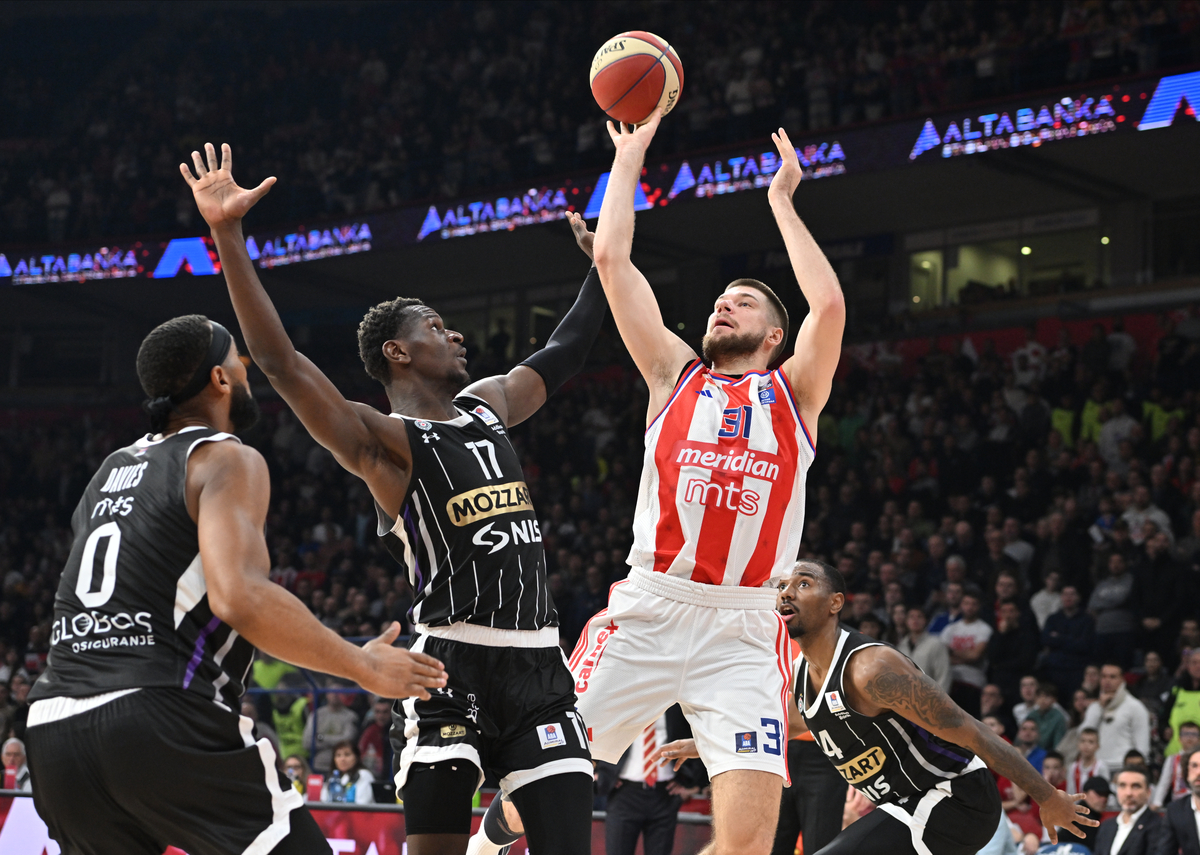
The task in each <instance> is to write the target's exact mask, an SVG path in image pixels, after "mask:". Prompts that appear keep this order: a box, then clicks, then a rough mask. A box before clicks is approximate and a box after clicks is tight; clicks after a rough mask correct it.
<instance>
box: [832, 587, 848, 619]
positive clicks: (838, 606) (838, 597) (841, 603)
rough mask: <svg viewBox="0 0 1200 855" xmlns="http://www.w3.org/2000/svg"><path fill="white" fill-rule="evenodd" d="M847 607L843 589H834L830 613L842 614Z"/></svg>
mask: <svg viewBox="0 0 1200 855" xmlns="http://www.w3.org/2000/svg"><path fill="white" fill-rule="evenodd" d="M845 607H846V595H845V594H843V593H842V592H841V591H834V593H833V596H832V597H830V598H829V612H830V614H835V615H836V614H840V613H841V611H842V609H843V608H845Z"/></svg>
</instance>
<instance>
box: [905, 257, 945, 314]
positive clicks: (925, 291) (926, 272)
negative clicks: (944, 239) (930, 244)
mask: <svg viewBox="0 0 1200 855" xmlns="http://www.w3.org/2000/svg"><path fill="white" fill-rule="evenodd" d="M942 256H943V253H942V251H941V250H940V249H932V250H926V251H925V252H914V253H912V254H911V255H910V256H909V265H908V268H909V269H908V276H909V298H910V300H911V301H912V305H911V306H910V307H909V308H910V309H911V310H912V311H914V312H921V311H925V310H926V309H935V308H937V307H938V306H940V305H941V303H942V272H943V259H942Z"/></svg>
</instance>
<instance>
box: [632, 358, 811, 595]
mask: <svg viewBox="0 0 1200 855" xmlns="http://www.w3.org/2000/svg"><path fill="white" fill-rule="evenodd" d="M813 456H814V448H813V444H812V439H811V438H810V436H809V433H808V428H807V427H805V425H804V420H803V419H802V418H801V417H800V411H799V410H798V409H797V407H796V402H795V399H794V396H793V395H792V391H791V389H790V388H789V387H788V382H787V380H786V379H785V378H784V376H783V372H782V371H778V370H776V371H771V372H750V373H748V374H744V375H742V376H741V377H740V378H739V377H726V376H724V375H722V374H716V373H714V372H713V371H711V370H710V369H709V368H706V367H705V365H704V363H703V362H701V361H700V360H698V359H697V360H696V361H695V362H693V363H692V364H691V365H689V366H688V367H687V368H685V369H684V372H683V374H682V376H681V377H680V378H679V382H678V383H676V384H675V391H674V392H673V393H672V395H671V398H670V400H669V401H668V402H667V406H666V407H665V408H664V409H663V411H662V412H661V413H659V415H658V417H657V418H655V420H654V421H653V422H652V423H651V424H650V427H649V428H647V429H646V457H645V462H644V463H643V466H642V481H641V485H640V486H639V488H638V499H637V509H636V511H635V513H634V520H633V549H631V550H630V552H629V564H630V565H632V566H634V567H641V568H642V569H644V570H653V571H656V572H659V573H667V574H669V575H671V576H678V577H680V578H683V579H689V580H691V581H693V582H701V583H706V584H710V585H727V586H736V585H740V586H743V587H750V588H759V587H762V586H763V585H764V584H766V583H767V582H770V581H772V580H776V579H781V578H783V577H784V576H786V575H788V574H789V573H790V572H791V568H792V564H793V563H795V560H796V553H797V552H798V551H799V547H800V535H801V533H802V530H803V527H804V480H805V475H806V474H807V472H808V468H809V466H811V465H812V462H813Z"/></svg>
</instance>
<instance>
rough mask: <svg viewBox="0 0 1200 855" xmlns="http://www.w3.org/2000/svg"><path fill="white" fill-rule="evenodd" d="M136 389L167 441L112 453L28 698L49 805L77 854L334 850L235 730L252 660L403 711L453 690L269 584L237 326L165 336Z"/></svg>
mask: <svg viewBox="0 0 1200 855" xmlns="http://www.w3.org/2000/svg"><path fill="white" fill-rule="evenodd" d="M137 373H138V379H139V380H140V381H141V384H142V388H143V389H144V390H145V391H146V394H147V395H148V396H149V400H148V401H147V403H146V409H147V411H148V413H149V414H150V417H151V418H150V422H151V432H150V433H149V434H147V435H146V436H144V437H143V438H142V439H139V440H138V441H137V442H135V443H133V444H132V445H129V446H127V447H125V448H122V449H118V450H117V451H114V452H113V453H112V454H110V455H109V456H108V457H107V458H106V459H105V461H104V463H103V464H101V466H100V468H99V469H98V470H97V471H96V474H95V475H93V476H92V479H91V481H90V482H89V483H88V486H87V488H86V489H85V490H84V493H83V496H82V498H80V500H79V505H78V506H77V507H76V509H75V514H74V516H73V518H72V523H71V524H72V528H73V531H74V542H73V544H72V546H71V554H70V556H69V557H68V559H67V562H66V566H65V567H64V568H63V573H62V579H61V581H60V582H59V587H58V593H57V594H56V596H55V598H54V631H53V633H52V635H51V649H50V656H49V659H48V660H47V668H46V671H45V672H44V673H43V674H42V675H41V677H39V678H38V681H37V683H36V684H34V687H33V690H32V691H31V692H30V694H29V698H30V700H31V701H33V704H32V706H31V707H30V709H29V721H28V730H27V731H26V734H27V736H26V740H27V744H28V750H29V766H30V769H31V770H32V781H33V798H34V803H35V804H36V806H37V810H38V813H39V814H41V816H42V818H43V819H44V820H45V821H46V825H47V826H48V827H49V829H50V836H51V837H53V838H54V839H55V840H56V841H58V844H59V846H60V847H61V848H62V851H63V852H65V853H69V855H106V853H113V852H120V853H122V854H123V855H161V853H162V851H163V850H164V849H165V848H166V847H167V846H168V845H170V846H177V847H180V848H182V849H184V850H186V851H187V852H190V853H192V855H227V853H230V852H262V853H268V852H269V853H272V855H316V853H328V852H329V851H330V849H329V844H328V843H327V842H326V841H325V837H324V835H323V834H322V833H321V830H320V829H319V828H318V827H317V823H316V820H314V819H313V818H312V815H311V814H309V812H308V810H307V809H306V808H305V807H304V803H303V800H302V799H301V797H300V794H299V793H297V792H296V791H295V790H294V789H293V788H292V785H291V783H290V782H289V781H288V780H287V779H286V778H285V777H284V776H283V775H282V774H281V773H280V772H279V770H278V769H277V768H276V766H277V763H278V758H277V757H276V756H275V751H274V749H273V748H272V747H271V743H270V742H269V741H268V740H267V739H265V738H263V739H258V740H257V741H256V740H255V739H254V732H253V726H254V723H253V722H252V721H251V720H250V719H248V718H246V717H245V716H240V715H239V714H238V711H239V710H240V708H241V695H242V692H243V690H244V689H245V685H244V683H243V681H244V680H245V678H246V672H247V671H249V669H250V662H251V659H252V658H253V656H254V648H255V647H258V648H261V649H262V650H264V651H266V652H268V653H270V654H271V655H272V656H275V657H278V658H279V659H283V660H285V661H287V662H292V663H294V664H296V665H300V666H302V667H305V668H311V669H313V670H316V671H321V672H325V673H329V674H337V675H339V676H342V677H348V678H350V679H352V680H355V681H357V682H359V683H360V684H361V685H362V686H364V687H365V688H367V689H368V690H370V691H372V692H376V693H378V694H381V695H384V696H387V697H393V696H395V697H407V696H410V695H417V696H419V697H424V698H429V697H430V694H429V691H428V690H429V689H438V688H441V687H442V686H445V685H446V675H445V673H444V672H443V671H442V667H441V663H440V662H438V661H436V660H435V659H433V658H432V657H429V656H425V655H422V654H420V653H411V652H409V651H407V650H403V649H401V648H397V647H393V646H392V642H394V641H395V640H396V636H397V635H399V633H400V624H398V623H392V624H391V626H389V627H388V629H387V630H386V631H385V632H384V633H383V635H381V636H380V637H379V638H377V639H374V640H372V641H370V642H368V643H367V644H366V645H365V646H364V647H361V648H360V647H356V646H355V645H353V644H351V643H349V642H348V641H346V640H345V639H343V638H341V637H339V636H338V635H337V633H335V632H333V631H332V630H330V629H328V628H327V627H325V626H322V625H321V623H320V622H319V621H318V620H317V619H316V617H314V616H313V615H312V614H311V613H310V612H309V610H308V608H307V607H306V606H305V605H304V604H303V603H302V602H300V600H298V599H296V597H294V596H293V595H292V594H290V593H288V592H287V591H286V590H284V589H283V588H282V587H280V586H279V585H276V584H274V583H273V582H271V581H270V580H269V579H268V578H267V572H268V570H269V569H270V556H269V554H268V552H267V543H266V539H265V537H264V536H263V526H264V525H265V524H266V517H267V505H268V502H269V491H270V480H269V478H268V475H267V464H266V461H264V460H263V458H262V455H261V454H259V453H258V452H257V451H255V450H254V449H253V448H250V447H249V446H245V445H242V444H241V442H239V441H238V439H237V437H236V435H235V434H237V433H240V432H242V431H244V430H247V429H248V428H250V427H251V426H252V425H253V424H254V422H255V420H256V419H257V418H258V407H257V405H256V404H255V402H254V398H253V397H252V396H251V394H250V385H249V383H248V382H247V379H246V365H245V364H244V363H243V362H242V359H241V358H240V357H239V355H238V350H237V345H236V344H235V343H234V342H233V338H232V336H230V334H229V332H228V331H227V330H226V329H225V327H223V326H221V325H220V324H218V323H215V322H212V321H209V320H208V319H207V318H204V317H202V316H200V315H185V316H184V317H180V318H174V319H172V320H170V321H167V322H166V323H164V324H161V325H160V326H158V327H157V328H155V329H154V330H153V331H151V332H150V334H149V335H147V336H146V338H145V340H144V341H143V342H142V345H141V347H140V349H139V350H138V356H137ZM39 851H41V850H40V849H39Z"/></svg>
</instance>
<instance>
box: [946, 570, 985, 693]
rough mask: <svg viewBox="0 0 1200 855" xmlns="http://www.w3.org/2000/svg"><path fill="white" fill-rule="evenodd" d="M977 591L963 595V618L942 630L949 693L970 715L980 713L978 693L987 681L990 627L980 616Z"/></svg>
mask: <svg viewBox="0 0 1200 855" xmlns="http://www.w3.org/2000/svg"><path fill="white" fill-rule="evenodd" d="M979 606H980V603H979V593H978V592H977V591H972V592H970V593H964V594H963V597H962V618H961V620H958V621H956V622H955V623H952V624H950V625H949V626H947V627H946V628H945V629H944V630H942V634H941V640H942V642H943V643H944V644H945V645H946V646H947V647H948V648H950V665H951V669H950V673H951V679H952V681H953V682H952V685H951V690H950V696H951V697H952V698H953V699H954V700H955V702H956V703H958V705H959V706H961V707H962V708H963V709H964V710H966V711H967V712H968V713H970V714H971V715H975V714H977V713H978V712H979V692H980V690H981V689H982V688H983V686H984V684H985V683H986V682H987V647H988V640H989V639H990V638H991V637H992V628H991V627H990V626H988V625H987V624H986V623H984V622H983V620H982V619H981V618H980V617H979Z"/></svg>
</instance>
